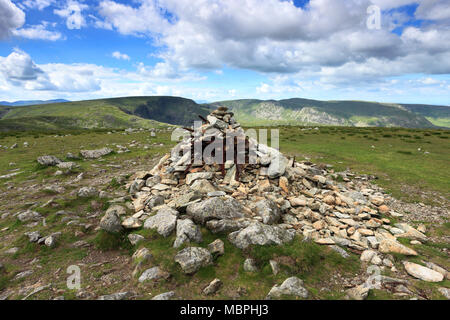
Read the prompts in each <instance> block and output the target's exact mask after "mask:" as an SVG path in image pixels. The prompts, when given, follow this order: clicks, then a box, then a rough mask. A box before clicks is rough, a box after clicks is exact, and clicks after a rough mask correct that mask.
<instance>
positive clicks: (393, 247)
mask: <svg viewBox="0 0 450 320" xmlns="http://www.w3.org/2000/svg"><path fill="white" fill-rule="evenodd" d="M378 251H380V252H381V253H400V254H404V255H407V256H417V252H416V251H414V250H413V249H410V248H408V247H406V246H404V245H402V244H401V243H400V242H397V241H395V240H391V239H383V240H381V242H380V244H379V246H378Z"/></svg>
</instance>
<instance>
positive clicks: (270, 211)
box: [255, 199, 281, 224]
mask: <svg viewBox="0 0 450 320" xmlns="http://www.w3.org/2000/svg"><path fill="white" fill-rule="evenodd" d="M255 210H256V213H257V214H258V215H259V216H260V217H262V221H263V223H265V224H274V223H277V222H278V221H279V220H280V218H281V212H280V209H279V208H278V206H277V204H276V203H275V202H273V201H272V200H269V199H264V200H261V201H258V202H257V203H256V204H255Z"/></svg>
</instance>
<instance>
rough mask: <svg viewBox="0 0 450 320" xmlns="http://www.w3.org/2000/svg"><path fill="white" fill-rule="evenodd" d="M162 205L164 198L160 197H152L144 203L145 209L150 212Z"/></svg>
mask: <svg viewBox="0 0 450 320" xmlns="http://www.w3.org/2000/svg"><path fill="white" fill-rule="evenodd" d="M163 204H164V197H163V196H162V195H154V196H152V197H150V199H148V201H147V202H146V205H147V207H148V208H149V209H150V210H151V209H153V208H154V207H157V206H161V205H163Z"/></svg>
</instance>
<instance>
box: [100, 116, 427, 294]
mask: <svg viewBox="0 0 450 320" xmlns="http://www.w3.org/2000/svg"><path fill="white" fill-rule="evenodd" d="M202 121H203V123H202V125H201V126H199V127H197V128H196V127H195V126H194V128H186V130H185V132H186V131H187V132H188V133H189V134H188V135H187V137H185V138H184V139H183V140H182V141H181V142H179V143H178V144H177V145H176V146H175V147H174V148H173V150H172V152H171V154H166V155H164V156H163V157H162V158H161V159H160V161H159V162H158V164H157V165H156V166H155V167H154V168H153V169H152V170H150V171H145V172H137V173H135V174H134V175H133V176H132V178H131V181H130V182H129V183H128V184H127V188H129V192H130V194H131V197H132V200H133V207H134V211H135V213H134V214H133V215H132V216H128V217H126V216H125V217H124V216H121V214H120V213H118V212H116V211H115V208H114V206H113V207H112V208H110V209H109V210H108V212H107V214H106V215H105V216H104V217H103V218H102V221H101V224H100V226H101V227H102V228H103V229H105V230H108V229H110V230H109V231H115V232H117V231H118V230H121V229H123V228H125V229H136V228H141V227H144V228H146V229H155V230H157V232H158V233H159V234H161V235H162V236H164V237H167V236H169V235H171V234H172V233H174V232H175V233H176V240H175V242H174V244H173V245H174V247H180V246H181V245H182V244H184V243H191V244H192V246H188V247H187V248H185V249H183V250H181V251H180V252H179V253H178V254H177V256H176V257H175V261H177V262H178V263H179V264H180V265H181V268H182V269H183V270H184V271H185V272H186V273H193V272H195V271H197V270H198V268H200V267H201V266H204V265H207V264H210V263H212V255H211V252H212V251H211V250H213V251H214V250H216V249H217V248H215V247H216V246H215V245H213V244H211V245H212V247H213V249H211V250H210V251H211V252H210V251H208V250H206V249H204V248H199V247H197V246H196V245H195V244H193V243H200V242H202V236H201V232H200V228H199V226H200V225H202V226H205V227H206V228H207V229H209V230H210V231H211V232H212V233H226V234H227V235H228V239H229V241H230V242H231V243H232V244H233V245H235V246H236V247H238V248H241V249H246V248H247V247H249V246H251V245H282V244H285V243H288V242H291V241H294V238H295V236H296V235H299V236H300V238H301V239H303V240H311V241H315V242H316V243H318V244H320V245H326V246H330V247H331V248H332V249H333V250H335V251H337V252H339V253H340V254H341V255H343V256H348V253H347V251H346V250H344V249H347V250H348V251H351V252H353V253H357V254H362V256H361V260H363V261H366V262H368V263H370V264H375V265H379V266H383V267H388V268H395V267H394V266H393V264H392V261H391V260H389V257H390V255H389V253H400V254H404V255H417V253H416V252H415V251H414V250H413V249H412V248H410V247H407V246H405V245H402V244H401V243H400V242H398V241H397V238H398V237H406V238H411V239H415V240H419V241H422V240H426V239H427V237H426V235H425V234H424V233H423V232H420V231H418V230H416V229H414V228H413V227H411V226H409V225H407V224H405V223H397V224H395V225H391V221H390V219H389V218H391V217H395V218H397V219H398V218H400V217H401V214H399V213H396V212H394V211H393V210H390V209H389V207H387V205H386V203H385V199H386V196H385V195H384V194H383V192H382V190H381V189H379V188H378V187H376V186H374V185H373V184H371V183H370V181H369V180H370V178H368V177H367V176H355V175H353V174H351V173H346V172H343V173H340V174H339V177H341V178H342V177H343V181H342V179H341V180H340V182H338V180H339V179H337V178H338V174H337V173H335V172H334V170H333V169H332V167H331V166H324V165H321V166H319V165H315V164H313V163H311V162H307V161H303V162H297V161H295V159H288V158H286V157H285V156H283V155H282V154H281V153H280V152H279V151H278V150H276V149H273V148H270V147H268V146H267V145H264V144H259V143H258V142H256V141H255V140H254V139H252V138H248V137H246V136H245V132H244V130H243V129H242V128H241V127H240V125H239V123H237V122H236V121H235V119H234V118H233V113H232V112H229V111H228V110H227V108H225V107H219V108H218V109H217V110H215V111H213V112H212V113H211V114H210V115H209V116H208V117H207V118H206V119H204V118H202ZM228 133H233V139H234V140H232V143H231V144H230V145H236V144H237V143H238V142H239V141H240V142H244V146H245V147H244V148H243V150H241V151H240V152H241V153H243V154H241V155H243V156H244V159H245V161H244V163H236V161H235V159H234V160H230V159H228V161H225V163H223V164H221V163H206V162H208V161H205V160H203V161H200V162H197V163H195V162H194V163H192V160H193V159H194V157H195V152H196V151H195V150H194V149H195V142H197V143H198V145H200V146H201V148H199V149H200V150H201V151H202V152H203V151H204V150H205V149H206V148H207V147H208V146H209V145H210V144H211V143H212V141H216V142H217V141H222V142H224V143H225V144H224V147H223V148H222V149H220V148H219V149H216V154H214V153H213V154H212V155H213V156H214V155H216V156H217V153H218V155H219V156H220V155H221V154H222V155H223V157H222V159H224V154H225V153H226V151H227V147H226V145H227V144H226V142H227V139H229V138H227V137H228V136H227V134H228ZM228 142H230V141H228ZM251 145H253V148H254V150H255V151H254V152H255V153H256V155H257V160H256V162H255V163H250V161H248V160H249V156H250V153H251V150H250V146H251ZM182 150H191V151H192V152H187V153H184V154H183V152H181V151H182ZM234 155H235V156H236V155H237V153H236V152H235V153H234ZM130 240H131V239H130ZM295 241H298V240H295ZM219 247H220V246H219ZM214 248H215V249H214ZM218 251H221V250H220V249H218ZM222 251H223V248H222ZM222 253H223V252H222ZM390 259H392V257H391V258H390ZM360 289H361V288H360ZM363 289H364V288H363Z"/></svg>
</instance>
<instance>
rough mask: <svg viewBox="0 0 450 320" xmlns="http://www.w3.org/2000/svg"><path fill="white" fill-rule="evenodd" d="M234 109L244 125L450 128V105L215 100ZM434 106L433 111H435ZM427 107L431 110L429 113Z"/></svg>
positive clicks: (294, 100) (217, 103)
mask: <svg viewBox="0 0 450 320" xmlns="http://www.w3.org/2000/svg"><path fill="white" fill-rule="evenodd" d="M212 105H213V106H218V105H223V106H227V107H229V108H231V109H232V110H233V112H234V113H235V115H236V117H237V119H239V120H240V121H241V123H243V124H244V125H273V124H290V125H305V124H316V125H338V126H357V127H367V126H376V127H405V128H433V127H435V126H446V127H450V125H449V124H450V111H449V110H450V107H445V106H436V108H435V106H430V107H429V108H426V106H423V105H399V104H387V103H377V102H366V101H318V100H310V99H300V98H294V99H287V100H279V101H276V100H265V101H264V100H253V99H246V100H231V101H220V102H215V103H212ZM430 109H432V110H433V111H431V110H430ZM424 110H426V111H427V112H425V111H424Z"/></svg>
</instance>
